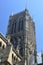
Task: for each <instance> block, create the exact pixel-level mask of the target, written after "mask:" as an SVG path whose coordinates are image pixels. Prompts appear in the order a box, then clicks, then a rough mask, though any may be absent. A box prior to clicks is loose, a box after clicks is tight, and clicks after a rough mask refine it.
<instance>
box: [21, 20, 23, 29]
mask: <svg viewBox="0 0 43 65" xmlns="http://www.w3.org/2000/svg"><path fill="white" fill-rule="evenodd" d="M21 30H23V20H21Z"/></svg>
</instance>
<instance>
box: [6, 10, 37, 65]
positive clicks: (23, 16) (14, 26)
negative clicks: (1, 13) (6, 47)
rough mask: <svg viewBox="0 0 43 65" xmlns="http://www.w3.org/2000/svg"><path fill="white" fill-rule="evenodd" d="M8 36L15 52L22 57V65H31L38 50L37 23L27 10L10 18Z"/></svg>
mask: <svg viewBox="0 0 43 65" xmlns="http://www.w3.org/2000/svg"><path fill="white" fill-rule="evenodd" d="M8 36H10V42H11V43H12V44H13V46H14V48H15V50H16V51H17V53H18V54H19V55H20V56H21V57H22V64H21V65H31V62H33V61H31V59H32V58H33V56H34V50H35V48H36V38H35V23H34V22H33V19H32V18H31V16H30V14H29V12H28V10H27V9H25V10H24V11H22V12H20V13H17V14H15V15H13V16H12V15H11V16H10V18H9V24H8V29H7V34H6V37H7V38H8Z"/></svg>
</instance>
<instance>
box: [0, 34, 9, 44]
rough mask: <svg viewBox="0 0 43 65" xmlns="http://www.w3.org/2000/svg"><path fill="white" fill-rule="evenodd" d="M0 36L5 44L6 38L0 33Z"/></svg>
mask: <svg viewBox="0 0 43 65" xmlns="http://www.w3.org/2000/svg"><path fill="white" fill-rule="evenodd" d="M0 38H1V39H2V40H3V41H4V42H6V44H7V43H8V41H7V39H6V38H5V37H4V36H3V35H2V34H1V33H0Z"/></svg>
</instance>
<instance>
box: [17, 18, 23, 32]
mask: <svg viewBox="0 0 43 65" xmlns="http://www.w3.org/2000/svg"><path fill="white" fill-rule="evenodd" d="M21 30H23V19H20V20H19V24H18V31H21Z"/></svg>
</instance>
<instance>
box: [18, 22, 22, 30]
mask: <svg viewBox="0 0 43 65" xmlns="http://www.w3.org/2000/svg"><path fill="white" fill-rule="evenodd" d="M20 23H21V22H20V21H19V23H18V31H20Z"/></svg>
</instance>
